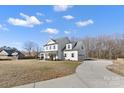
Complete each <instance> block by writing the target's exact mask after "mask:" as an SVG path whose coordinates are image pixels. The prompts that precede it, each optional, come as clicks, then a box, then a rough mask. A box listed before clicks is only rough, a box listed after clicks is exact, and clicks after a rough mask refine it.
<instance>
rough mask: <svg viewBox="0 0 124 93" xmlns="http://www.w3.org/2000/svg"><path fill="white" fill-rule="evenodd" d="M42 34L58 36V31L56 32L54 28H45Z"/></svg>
mask: <svg viewBox="0 0 124 93" xmlns="http://www.w3.org/2000/svg"><path fill="white" fill-rule="evenodd" d="M43 32H46V33H49V34H58V32H59V30H57V29H55V28H46V29H45V30H43Z"/></svg>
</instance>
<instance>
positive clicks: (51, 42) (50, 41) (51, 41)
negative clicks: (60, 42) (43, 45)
mask: <svg viewBox="0 0 124 93" xmlns="http://www.w3.org/2000/svg"><path fill="white" fill-rule="evenodd" d="M54 43H55V42H54V41H53V40H49V41H48V43H47V44H48V45H49V44H54Z"/></svg>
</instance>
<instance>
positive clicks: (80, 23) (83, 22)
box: [76, 19, 94, 27]
mask: <svg viewBox="0 0 124 93" xmlns="http://www.w3.org/2000/svg"><path fill="white" fill-rule="evenodd" d="M93 23H94V21H93V20H92V19H88V20H85V21H79V22H76V25H77V26H78V27H84V26H88V25H90V24H93Z"/></svg>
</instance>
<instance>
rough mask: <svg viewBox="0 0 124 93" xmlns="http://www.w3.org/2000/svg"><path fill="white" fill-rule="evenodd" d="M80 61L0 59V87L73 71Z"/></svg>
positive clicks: (54, 76)
mask: <svg viewBox="0 0 124 93" xmlns="http://www.w3.org/2000/svg"><path fill="white" fill-rule="evenodd" d="M80 64H81V63H80V62H67V61H48V62H43V61H40V60H16V61H0V87H13V86H17V85H23V84H28V83H33V82H38V81H44V80H49V79H53V78H58V77H63V76H66V75H70V74H72V73H75V69H76V67H77V66H78V65H80Z"/></svg>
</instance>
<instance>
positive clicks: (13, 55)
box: [0, 47, 24, 60]
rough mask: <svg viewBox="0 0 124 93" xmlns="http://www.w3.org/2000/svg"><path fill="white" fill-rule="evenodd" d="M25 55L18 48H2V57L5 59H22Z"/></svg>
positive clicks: (0, 51) (0, 57) (0, 54)
mask: <svg viewBox="0 0 124 93" xmlns="http://www.w3.org/2000/svg"><path fill="white" fill-rule="evenodd" d="M23 57H24V55H23V54H22V53H21V52H20V51H18V50H16V49H12V48H9V47H4V48H1V49H0V59H1V60H4V59H21V58H23Z"/></svg>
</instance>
